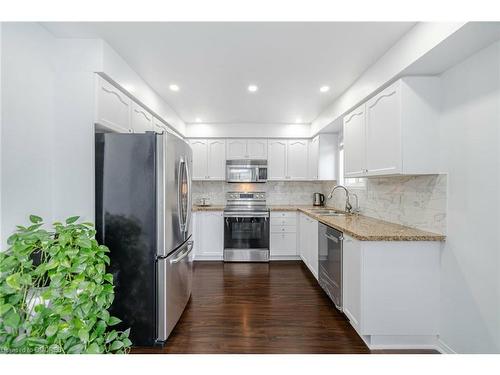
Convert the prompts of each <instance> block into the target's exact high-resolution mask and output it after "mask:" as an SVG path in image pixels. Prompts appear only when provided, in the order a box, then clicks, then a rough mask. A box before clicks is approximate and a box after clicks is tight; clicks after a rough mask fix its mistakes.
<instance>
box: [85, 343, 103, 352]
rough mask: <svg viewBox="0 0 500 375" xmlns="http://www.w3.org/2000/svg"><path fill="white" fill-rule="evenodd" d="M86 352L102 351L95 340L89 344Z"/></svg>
mask: <svg viewBox="0 0 500 375" xmlns="http://www.w3.org/2000/svg"><path fill="white" fill-rule="evenodd" d="M86 353H87V354H99V353H102V351H101V348H99V345H98V344H97V343H95V342H93V343H92V344H90V345H89V347H88V348H87V351H86Z"/></svg>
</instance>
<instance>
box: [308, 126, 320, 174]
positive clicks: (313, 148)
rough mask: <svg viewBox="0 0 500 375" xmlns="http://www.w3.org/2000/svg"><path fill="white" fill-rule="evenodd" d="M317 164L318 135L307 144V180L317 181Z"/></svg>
mask: <svg viewBox="0 0 500 375" xmlns="http://www.w3.org/2000/svg"><path fill="white" fill-rule="evenodd" d="M318 163H319V135H317V136H316V137H314V138H313V139H311V141H310V142H309V168H308V171H309V179H310V180H317V179H318Z"/></svg>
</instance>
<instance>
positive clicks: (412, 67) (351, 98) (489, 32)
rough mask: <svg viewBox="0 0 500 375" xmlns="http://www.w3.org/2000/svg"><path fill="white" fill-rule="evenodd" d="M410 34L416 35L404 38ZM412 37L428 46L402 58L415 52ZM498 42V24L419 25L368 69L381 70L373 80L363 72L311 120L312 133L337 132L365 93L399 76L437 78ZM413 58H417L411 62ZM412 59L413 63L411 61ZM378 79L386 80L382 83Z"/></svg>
mask: <svg viewBox="0 0 500 375" xmlns="http://www.w3.org/2000/svg"><path fill="white" fill-rule="evenodd" d="M436 28H439V29H443V30H444V31H445V32H444V33H441V32H439V30H438V29H436ZM443 30H441V31H443ZM412 33H413V34H415V35H413V37H410V38H407V37H408V36H410V34H412ZM440 33H441V34H442V35H441V36H440V37H439V38H438V39H436V40H432V38H430V36H431V35H432V36H436V35H439V34H440ZM426 36H427V38H426ZM415 37H418V39H419V40H423V41H424V42H425V43H424V44H427V45H425V47H426V48H425V49H426V51H425V53H422V54H421V55H420V56H418V55H415V56H410V58H408V57H409V56H405V55H406V53H405V51H410V50H411V51H412V52H413V50H415V44H414V43H415ZM441 37H442V38H441ZM499 39H500V22H467V23H462V24H456V25H454V24H451V23H450V24H446V23H434V24H432V23H428V24H427V25H425V24H423V23H422V24H420V25H419V26H418V27H415V28H414V29H413V30H412V31H411V33H408V34H406V35H405V37H404V38H403V39H401V40H400V41H399V42H398V43H397V46H395V47H398V48H397V49H396V51H397V50H398V49H399V51H397V52H398V53H397V54H393V55H394V56H391V57H390V58H386V57H388V55H389V54H390V53H391V52H395V51H392V50H391V51H388V53H387V54H386V55H385V56H383V57H382V58H381V59H380V60H379V61H378V62H377V64H376V65H380V66H373V67H372V68H370V70H373V69H375V70H377V68H380V69H379V70H380V71H377V74H376V75H375V77H376V79H375V78H374V76H373V74H372V75H371V76H369V73H370V72H365V73H364V74H363V75H362V76H361V77H360V79H359V80H358V81H357V82H356V83H355V84H354V85H353V86H352V87H350V88H349V89H348V90H347V91H346V92H345V93H344V94H342V96H341V97H339V98H337V100H335V101H334V102H333V103H332V105H331V106H330V108H328V109H327V110H326V111H325V112H324V113H322V114H321V115H320V118H319V119H317V120H316V121H314V123H313V126H312V134H313V135H314V134H316V133H317V132H321V133H329V132H338V131H340V130H341V129H342V116H343V114H344V113H345V112H348V111H349V110H350V109H351V108H352V107H355V106H357V105H358V104H359V102H360V100H362V99H363V95H364V94H367V93H369V94H370V95H371V94H374V93H376V92H377V91H379V90H380V89H383V88H384V87H385V86H387V85H388V84H390V83H391V82H393V81H394V80H396V79H398V78H399V77H402V76H408V75H439V74H441V73H443V72H445V71H446V70H447V69H449V68H451V67H453V66H454V65H456V64H458V63H459V62H461V61H463V60H465V59H466V58H467V57H469V56H471V55H473V54H474V53H476V52H478V51H479V50H481V49H482V48H485V47H487V46H489V45H490V44H492V43H494V42H495V41H498V40H499ZM393 49H394V48H393ZM425 49H424V50H425ZM424 50H422V52H424ZM416 56H418V58H415V59H413V58H414V57H416ZM391 59H392V60H391ZM412 59H413V61H411V60H412ZM397 60H399V62H401V63H408V65H406V66H405V67H404V68H402V67H403V66H404V64H399V63H394V61H397ZM382 65H384V66H385V67H382ZM394 68H397V69H394ZM400 68H401V69H400ZM384 70H385V72H384V74H381V71H384ZM381 78H385V80H384V79H381ZM330 121H332V122H330ZM329 122H330V123H329Z"/></svg>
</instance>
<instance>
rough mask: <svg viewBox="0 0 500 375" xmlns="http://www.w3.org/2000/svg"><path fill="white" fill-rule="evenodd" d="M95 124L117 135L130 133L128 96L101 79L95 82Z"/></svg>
mask: <svg viewBox="0 0 500 375" xmlns="http://www.w3.org/2000/svg"><path fill="white" fill-rule="evenodd" d="M96 85H97V86H96V89H97V95H96V100H97V103H96V118H95V122H96V123H97V124H99V125H102V126H104V127H106V128H108V129H110V130H112V131H115V132H118V133H129V132H130V107H131V101H130V99H129V97H128V96H126V95H125V94H124V93H122V92H121V91H120V90H118V89H117V88H116V87H115V86H113V85H112V84H110V83H109V82H107V81H105V80H104V79H102V78H101V77H97V80H96Z"/></svg>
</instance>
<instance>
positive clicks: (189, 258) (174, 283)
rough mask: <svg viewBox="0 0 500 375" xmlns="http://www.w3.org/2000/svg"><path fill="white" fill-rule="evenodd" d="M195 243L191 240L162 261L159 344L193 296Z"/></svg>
mask: <svg viewBox="0 0 500 375" xmlns="http://www.w3.org/2000/svg"><path fill="white" fill-rule="evenodd" d="M192 250H193V241H191V238H189V239H188V240H187V241H186V242H184V244H183V245H181V246H180V247H179V249H178V250H176V251H175V252H174V253H172V254H171V255H170V256H168V257H166V258H159V259H158V261H157V267H158V316H157V320H158V322H157V330H158V332H157V336H158V338H157V341H159V342H162V341H165V340H167V338H168V336H169V335H170V333H171V332H172V330H173V329H174V327H175V325H176V324H177V322H178V321H179V318H180V317H181V315H182V312H183V311H184V308H185V307H186V305H187V303H188V301H189V297H190V296H191V286H192V280H193V254H192Z"/></svg>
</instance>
